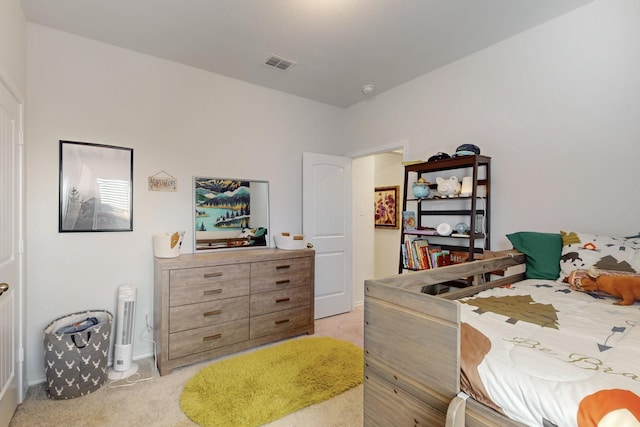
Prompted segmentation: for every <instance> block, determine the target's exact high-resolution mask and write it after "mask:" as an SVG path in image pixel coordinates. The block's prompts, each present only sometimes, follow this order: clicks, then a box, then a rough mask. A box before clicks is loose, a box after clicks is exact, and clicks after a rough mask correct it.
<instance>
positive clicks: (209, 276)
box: [204, 271, 222, 279]
mask: <svg viewBox="0 0 640 427" xmlns="http://www.w3.org/2000/svg"><path fill="white" fill-rule="evenodd" d="M220 276H222V272H221V271H218V272H217V273H206V274H205V275H204V278H205V279H210V278H212V277H220Z"/></svg>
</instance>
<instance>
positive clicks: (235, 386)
mask: <svg viewBox="0 0 640 427" xmlns="http://www.w3.org/2000/svg"><path fill="white" fill-rule="evenodd" d="M363 365H364V357H363V352H362V349H361V348H360V347H358V346H356V345H354V344H351V343H349V342H345V341H341V340H337V339H334V338H329V337H305V338H299V339H294V340H290V341H286V342H283V343H282V344H277V345H275V346H272V347H267V348H264V349H261V350H257V351H254V352H252V353H246V354H241V355H239V356H234V357H232V358H230V359H225V360H221V361H219V362H215V363H212V364H211V365H209V366H207V367H205V368H203V369H202V370H201V371H200V372H198V373H197V374H196V375H195V376H194V377H193V378H191V379H190V380H189V381H188V382H187V383H186V385H185V387H184V391H183V392H182V396H181V397H180V406H181V408H182V411H183V412H184V413H185V414H186V415H187V416H188V417H189V418H191V420H193V421H194V422H196V423H198V424H200V425H201V426H205V427H212V426H225V427H232V426H238V427H239V426H246V427H255V426H259V425H262V424H266V423H268V422H271V421H274V420H277V419H278V418H282V417H283V416H285V415H287V414H290V413H292V412H295V411H297V410H299V409H302V408H304V407H306V406H309V405H312V404H314V403H318V402H322V401H324V400H327V399H329V398H330V397H333V396H336V395H338V394H340V393H342V392H344V391H346V390H348V389H350V388H352V387H355V386H357V385H358V384H361V383H362V377H363V375H364V366H363Z"/></svg>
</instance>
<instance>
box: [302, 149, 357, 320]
mask: <svg viewBox="0 0 640 427" xmlns="http://www.w3.org/2000/svg"><path fill="white" fill-rule="evenodd" d="M302 171H303V172H302V175H303V177H302V231H303V233H304V234H305V236H306V237H307V240H308V241H309V242H310V243H312V244H313V248H314V249H315V251H316V262H315V271H316V274H315V318H316V319H319V318H322V317H327V316H333V315H335V314H339V313H346V312H348V311H351V309H352V306H353V297H352V293H353V284H352V283H351V159H349V158H346V157H339V156H330V155H326V154H316V153H303V155H302Z"/></svg>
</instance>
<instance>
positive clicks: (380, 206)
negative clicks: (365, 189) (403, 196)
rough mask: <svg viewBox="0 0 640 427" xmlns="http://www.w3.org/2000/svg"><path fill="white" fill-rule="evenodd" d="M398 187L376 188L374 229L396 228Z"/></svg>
mask: <svg viewBox="0 0 640 427" xmlns="http://www.w3.org/2000/svg"><path fill="white" fill-rule="evenodd" d="M399 191H400V187H399V186H397V185H395V186H391V187H376V188H375V194H374V225H375V228H398V217H399V212H398V192H399Z"/></svg>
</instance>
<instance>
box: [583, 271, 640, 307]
mask: <svg viewBox="0 0 640 427" xmlns="http://www.w3.org/2000/svg"><path fill="white" fill-rule="evenodd" d="M573 287H575V289H576V290H577V291H582V292H593V291H602V292H605V293H607V294H609V295H612V296H614V297H619V298H621V300H620V301H618V302H615V303H614V304H617V305H631V304H633V302H634V300H637V301H640V276H631V275H621V276H619V275H609V274H600V273H598V271H597V270H596V269H595V268H590V269H589V270H588V271H587V275H586V276H584V277H580V278H578V277H576V279H575V280H573Z"/></svg>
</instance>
